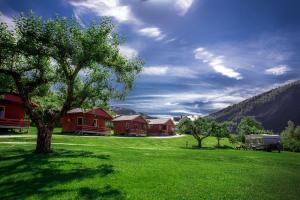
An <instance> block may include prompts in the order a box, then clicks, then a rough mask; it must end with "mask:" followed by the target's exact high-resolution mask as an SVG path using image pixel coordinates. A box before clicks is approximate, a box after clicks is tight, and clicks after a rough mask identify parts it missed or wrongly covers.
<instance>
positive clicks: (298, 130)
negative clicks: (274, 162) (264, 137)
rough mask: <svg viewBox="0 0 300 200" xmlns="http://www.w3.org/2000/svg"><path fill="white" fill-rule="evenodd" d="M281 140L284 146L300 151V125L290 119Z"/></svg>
mask: <svg viewBox="0 0 300 200" xmlns="http://www.w3.org/2000/svg"><path fill="white" fill-rule="evenodd" d="M281 141H282V143H283V145H284V148H286V149H288V150H291V151H295V152H300V126H295V124H294V122H292V121H288V126H287V127H286V128H285V130H283V131H282V133H281Z"/></svg>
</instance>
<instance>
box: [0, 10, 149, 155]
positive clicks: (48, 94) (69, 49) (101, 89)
mask: <svg viewBox="0 0 300 200" xmlns="http://www.w3.org/2000/svg"><path fill="white" fill-rule="evenodd" d="M120 41H121V40H120V39H119V35H118V34H117V33H115V32H114V25H113V24H112V22H111V21H110V20H109V19H107V18H103V19H102V21H101V23H92V24H91V25H90V26H89V27H87V28H84V29H83V28H82V27H81V26H80V24H79V23H78V22H76V21H75V20H74V19H71V20H67V19H66V18H60V17H56V18H54V19H49V20H46V21H44V20H42V18H41V17H37V16H35V15H34V14H32V13H30V14H29V15H23V14H21V15H20V17H19V18H17V19H16V20H15V30H10V29H8V27H7V25H6V24H5V23H2V22H1V23H0V80H3V79H4V80H8V81H9V82H7V85H8V86H7V87H6V86H5V88H4V87H2V86H1V92H3V93H5V92H6V93H10V92H14V93H17V94H18V95H19V96H20V97H21V99H22V101H23V103H24V107H25V110H26V113H27V114H28V115H29V116H30V118H31V119H32V121H33V122H34V123H35V125H36V127H37V129H38V135H37V145H36V152H38V153H48V152H50V151H51V137H52V132H53V129H54V127H55V124H56V122H57V121H58V120H59V119H60V118H61V117H62V116H63V115H64V114H66V112H67V111H68V110H69V109H71V108H74V107H93V106H99V105H107V103H108V101H109V100H110V99H112V98H118V99H122V98H123V97H124V96H125V95H126V93H127V92H128V91H129V90H130V89H131V88H132V87H133V83H134V80H135V77H136V75H137V73H139V72H140V71H141V67H142V65H143V62H142V61H141V60H140V59H128V58H126V57H124V56H122V55H121V54H120V51H119V45H120ZM1 84H3V83H2V81H1ZM32 101H34V102H36V103H38V105H39V106H38V107H37V108H34V107H33V106H32V103H31V102H32Z"/></svg>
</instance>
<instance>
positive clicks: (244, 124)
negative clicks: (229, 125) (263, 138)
mask: <svg viewBox="0 0 300 200" xmlns="http://www.w3.org/2000/svg"><path fill="white" fill-rule="evenodd" d="M237 128H238V132H239V134H240V135H241V137H242V142H245V135H250V134H260V133H262V130H264V128H263V126H262V125H261V123H260V122H258V121H257V120H256V119H255V118H254V117H249V116H246V117H243V118H242V119H241V121H240V123H239V125H238V127H237Z"/></svg>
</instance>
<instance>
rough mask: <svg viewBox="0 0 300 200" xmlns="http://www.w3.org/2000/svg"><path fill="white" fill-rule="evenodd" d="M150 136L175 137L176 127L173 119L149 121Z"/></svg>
mask: <svg viewBox="0 0 300 200" xmlns="http://www.w3.org/2000/svg"><path fill="white" fill-rule="evenodd" d="M148 121H149V127H148V135H154V136H167V135H175V125H174V122H173V120H172V119H163V118H162V119H149V120H148Z"/></svg>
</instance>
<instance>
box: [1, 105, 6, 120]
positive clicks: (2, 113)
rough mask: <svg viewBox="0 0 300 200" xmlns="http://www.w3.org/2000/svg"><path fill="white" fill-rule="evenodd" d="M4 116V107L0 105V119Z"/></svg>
mask: <svg viewBox="0 0 300 200" xmlns="http://www.w3.org/2000/svg"><path fill="white" fill-rule="evenodd" d="M4 118H5V107H4V106H0V119H4Z"/></svg>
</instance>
